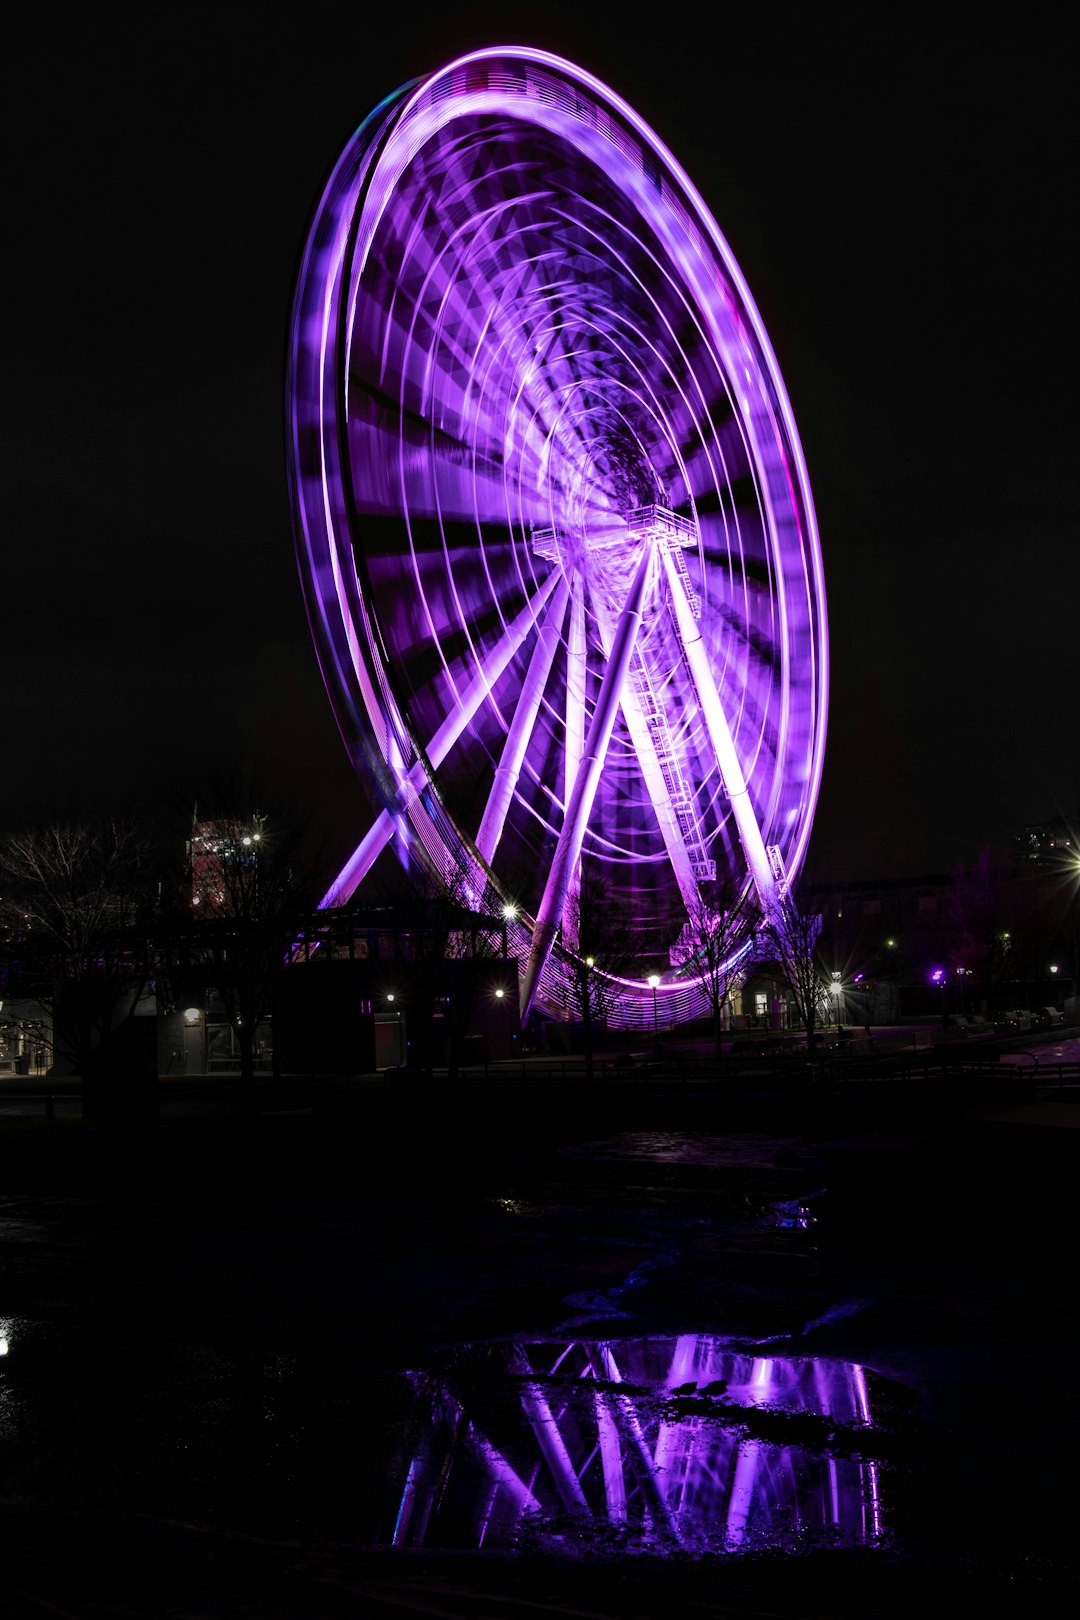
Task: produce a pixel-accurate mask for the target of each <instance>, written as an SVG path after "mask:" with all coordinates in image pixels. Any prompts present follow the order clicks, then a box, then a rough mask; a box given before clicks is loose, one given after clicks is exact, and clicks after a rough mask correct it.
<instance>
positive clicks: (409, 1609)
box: [0, 1087, 1080, 1620]
mask: <svg viewBox="0 0 1080 1620" xmlns="http://www.w3.org/2000/svg"><path fill="white" fill-rule="evenodd" d="M1074 1106H1075V1105H1070V1104H1068V1103H1063V1104H1060V1105H1058V1106H1057V1107H1056V1108H1053V1107H1050V1106H1049V1105H1046V1106H1044V1107H1043V1108H1042V1112H1041V1113H1040V1112H1039V1109H1038V1108H1036V1109H1035V1110H1034V1113H1035V1115H1036V1116H1037V1117H1031V1115H1032V1112H1033V1110H1032V1107H1031V1106H1030V1105H1026V1106H1025V1108H1023V1109H1021V1108H1018V1107H1011V1106H1008V1105H1002V1104H997V1103H994V1104H981V1103H978V1102H975V1103H971V1102H970V1101H967V1102H963V1103H961V1102H959V1101H958V1100H957V1099H955V1098H942V1097H940V1096H934V1095H933V1094H927V1092H926V1090H925V1088H920V1087H911V1088H908V1087H877V1088H874V1089H873V1090H872V1091H871V1090H868V1091H867V1092H866V1093H865V1094H862V1095H858V1096H856V1095H851V1096H845V1097H844V1098H842V1099H840V1098H828V1099H826V1098H816V1099H811V1098H807V1097H805V1096H801V1095H792V1096H790V1097H787V1098H785V1097H783V1096H781V1095H779V1094H773V1095H770V1096H769V1097H760V1098H756V1099H755V1098H753V1097H749V1096H746V1095H739V1096H736V1095H735V1094H733V1093H732V1094H725V1093H724V1091H723V1088H720V1087H693V1088H668V1089H667V1091H666V1092H665V1093H661V1092H660V1091H659V1090H657V1091H651V1090H648V1089H647V1088H638V1089H637V1090H636V1091H635V1090H633V1089H631V1088H623V1089H621V1090H618V1091H617V1092H615V1091H607V1092H605V1093H604V1095H602V1096H601V1095H595V1094H587V1093H583V1092H582V1091H580V1090H577V1091H575V1092H573V1093H572V1094H569V1095H566V1096H561V1097H558V1098H553V1097H552V1095H551V1092H550V1090H548V1091H546V1092H544V1091H541V1090H539V1089H536V1090H533V1091H531V1092H529V1091H527V1090H526V1089H525V1088H522V1089H521V1090H519V1091H518V1092H517V1093H516V1094H514V1095H507V1094H506V1093H505V1092H503V1093H498V1094H496V1093H483V1094H482V1093H481V1092H480V1091H478V1090H477V1091H472V1092H470V1093H468V1094H465V1093H463V1092H462V1091H461V1090H460V1089H459V1090H457V1091H451V1090H449V1089H444V1090H441V1091H439V1092H437V1093H433V1092H431V1091H424V1090H421V1091H411V1092H410V1091H399V1092H393V1091H390V1090H387V1089H385V1088H384V1089H383V1090H381V1091H371V1090H369V1091H364V1090H362V1089H360V1090H357V1091H354V1092H352V1093H342V1094H340V1095H339V1096H337V1097H336V1098H335V1099H334V1100H333V1104H332V1106H331V1105H329V1104H328V1105H327V1106H325V1107H323V1108H322V1109H320V1110H315V1111H311V1112H307V1113H303V1112H296V1113H289V1112H287V1111H284V1110H282V1111H280V1112H278V1113H276V1114H275V1115H273V1116H272V1117H263V1118H260V1119H256V1120H241V1119H239V1118H234V1119H228V1118H221V1119H218V1120H216V1121H210V1120H206V1119H201V1120H200V1119H196V1118H190V1119H188V1120H186V1121H181V1120H174V1121H171V1122H167V1123H165V1124H164V1125H159V1126H157V1127H155V1128H146V1129H144V1130H141V1131H137V1132H133V1133H130V1134H125V1135H123V1136H119V1137H118V1136H116V1135H114V1134H113V1133H110V1132H94V1131H92V1130H87V1129H85V1128H84V1127H83V1126H82V1125H81V1124H80V1123H79V1122H78V1121H75V1120H71V1121H65V1120H63V1119H60V1118H54V1119H53V1120H52V1121H51V1122H46V1121H45V1120H43V1119H26V1120H14V1121H10V1122H9V1123H8V1124H7V1125H6V1126H4V1128H3V1129H2V1130H0V1350H3V1351H6V1353H5V1354H3V1356H2V1357H0V1502H2V1504H3V1506H2V1509H0V1533H2V1535H3V1543H2V1546H0V1554H2V1556H0V1596H2V1597H3V1599H4V1605H3V1607H2V1612H3V1613H4V1615H5V1617H6V1616H8V1615H10V1616H12V1620H21V1617H22V1616H23V1615H24V1614H25V1615H30V1614H33V1615H40V1614H42V1613H48V1612H53V1613H55V1612H60V1613H63V1614H65V1615H69V1616H75V1617H79V1620H83V1617H85V1620H90V1616H93V1617H94V1620H101V1617H103V1616H111V1615H116V1616H119V1615H121V1614H124V1615H130V1614H131V1613H136V1614H140V1615H146V1616H148V1617H157V1616H159V1615H160V1616H162V1617H164V1616H166V1615H169V1616H185V1617H186V1616H191V1617H195V1616H202V1615H222V1616H225V1617H229V1620H232V1617H233V1616H235V1617H237V1620H239V1617H240V1616H244V1617H245V1620H247V1617H251V1620H254V1617H256V1616H257V1617H258V1620H304V1617H307V1616H309V1615H310V1616H321V1615H327V1616H329V1615H342V1614H349V1615H354V1616H355V1615H359V1616H364V1615H369V1614H370V1615H383V1614H386V1615H390V1614H394V1615H401V1614H421V1613H424V1614H439V1615H461V1616H466V1615H476V1616H479V1615H485V1616H488V1617H494V1620H503V1617H506V1620H509V1617H510V1616H518V1615H521V1616H528V1615H551V1614H570V1613H574V1614H585V1613H588V1614H590V1615H593V1616H597V1615H598V1616H607V1615H612V1616H613V1615H623V1614H626V1615H640V1616H642V1617H645V1616H653V1615H655V1616H660V1615H670V1614H680V1615H681V1614H686V1615H715V1616H723V1615H728V1614H731V1615H735V1614H739V1615H765V1614H782V1615H790V1616H805V1617H810V1616H819V1615H820V1616H822V1617H824V1616H826V1615H832V1616H835V1615H844V1616H848V1615H850V1616H864V1615H869V1614H874V1615H875V1616H877V1615H881V1614H892V1613H897V1614H899V1613H905V1614H906V1613H910V1609H911V1605H912V1603H914V1602H925V1601H929V1600H930V1599H933V1600H934V1601H935V1602H941V1601H944V1602H949V1601H957V1602H959V1601H961V1600H962V1601H964V1603H965V1606H966V1607H978V1606H979V1604H980V1603H982V1605H983V1607H984V1608H986V1610H987V1612H994V1613H1016V1614H1032V1613H1038V1614H1040V1615H1046V1614H1053V1613H1057V1612H1058V1611H1059V1608H1060V1610H1061V1612H1065V1606H1066V1604H1068V1605H1069V1608H1070V1610H1071V1607H1072V1603H1071V1601H1070V1600H1071V1599H1072V1598H1074V1596H1075V1577H1076V1559H1075V1556H1074V1551H1073V1541H1074V1533H1073V1524H1074V1520H1075V1515H1076V1506H1077V1502H1076V1488H1075V1486H1074V1484H1073V1481H1072V1465H1073V1459H1074V1457H1075V1455H1076V1441H1077V1438H1078V1435H1077V1417H1078V1401H1077V1397H1076V1395H1075V1394H1074V1391H1073V1383H1074V1379H1073V1376H1072V1373H1073V1363H1072V1355H1073V1353H1074V1349H1075V1344H1076V1305H1075V1299H1074V1290H1073V1288H1072V1269H1073V1268H1072V1261H1071V1234H1072V1226H1073V1204H1074V1201H1075V1184H1076V1183H1075V1177H1076V1171H1077V1154H1078V1152H1080V1136H1078V1135H1077V1132H1076V1130H1075V1129H1073V1128H1071V1124H1072V1115H1071V1114H1070V1113H1069V1112H1068V1110H1069V1108H1070V1107H1074Z"/></svg>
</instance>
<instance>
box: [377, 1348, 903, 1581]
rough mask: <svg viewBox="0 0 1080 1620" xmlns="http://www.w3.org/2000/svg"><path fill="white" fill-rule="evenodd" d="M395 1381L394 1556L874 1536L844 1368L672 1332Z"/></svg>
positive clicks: (495, 1352)
mask: <svg viewBox="0 0 1080 1620" xmlns="http://www.w3.org/2000/svg"><path fill="white" fill-rule="evenodd" d="M410 1383H411V1386H412V1389H413V1392H414V1398H415V1413H416V1434H415V1439H414V1440H413V1442H412V1444H411V1447H410V1449H409V1451H408V1453H407V1462H406V1463H405V1469H404V1479H403V1480H401V1481H400V1483H399V1487H398V1489H399V1496H398V1502H397V1511H396V1513H395V1517H394V1524H393V1531H392V1535H391V1538H390V1539H391V1540H392V1542H393V1544H394V1545H395V1546H448V1547H462V1546H464V1547H481V1546H484V1545H496V1546H509V1547H529V1548H530V1549H539V1550H542V1551H544V1552H546V1553H551V1552H559V1553H564V1554H572V1555H577V1556H581V1555H582V1554H583V1553H586V1552H595V1551H597V1550H601V1551H606V1552H608V1553H614V1552H619V1553H621V1554H624V1555H628V1554H630V1553H634V1552H644V1553H650V1554H654V1555H657V1554H659V1555H663V1554H671V1553H675V1552H677V1553H679V1554H681V1555H683V1556H686V1555H687V1554H691V1553H694V1554H697V1555H701V1554H705V1553H714V1554H715V1553H721V1552H723V1553H734V1552H745V1551H751V1550H755V1549H756V1550H760V1549H762V1548H763V1547H771V1548H782V1549H785V1550H788V1551H792V1550H796V1549H799V1548H802V1547H805V1546H807V1545H810V1544H811V1543H815V1542H816V1543H817V1544H819V1545H820V1544H825V1545H836V1544H838V1543H840V1542H848V1543H855V1544H863V1543H872V1542H876V1541H877V1540H878V1539H879V1538H880V1536H881V1533H882V1522H881V1508H880V1499H879V1485H878V1477H877V1464H876V1462H875V1461H874V1460H873V1455H872V1453H873V1441H872V1437H871V1435H870V1429H871V1424H872V1417H871V1412H870V1402H869V1398H868V1394H867V1386H866V1377H865V1374H864V1372H863V1369H862V1368H861V1367H855V1366H852V1365H851V1364H849V1363H843V1362H839V1363H830V1362H825V1361H813V1360H806V1361H797V1360H793V1359H791V1358H788V1357H773V1356H769V1355H760V1356H752V1355H740V1354H733V1353H731V1352H730V1351H728V1350H727V1349H726V1348H725V1347H724V1346H723V1345H722V1344H721V1343H720V1342H719V1341H718V1340H717V1339H715V1338H714V1337H713V1336H711V1335H708V1334H684V1335H682V1336H680V1337H679V1338H676V1339H650V1340H630V1341H628V1342H623V1341H619V1340H615V1341H595V1342H572V1343H569V1344H559V1343H555V1344H548V1343H541V1344H523V1343H520V1342H516V1343H511V1344H509V1345H489V1346H479V1347H477V1346H469V1347H463V1348H462V1349H461V1350H460V1351H459V1352H458V1353H456V1354H455V1355H454V1356H452V1357H451V1358H449V1359H448V1360H447V1361H446V1362H445V1363H444V1365H442V1366H441V1367H439V1368H437V1369H424V1370H423V1371H418V1372H414V1373H412V1374H410ZM867 1453H869V1455H866V1454H867ZM403 1461H404V1459H403Z"/></svg>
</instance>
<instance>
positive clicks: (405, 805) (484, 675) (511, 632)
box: [320, 570, 561, 906]
mask: <svg viewBox="0 0 1080 1620" xmlns="http://www.w3.org/2000/svg"><path fill="white" fill-rule="evenodd" d="M560 583H561V581H560V577H559V575H558V573H557V571H556V570H552V572H551V573H550V574H549V575H548V576H547V578H546V579H545V580H544V582H543V584H542V585H541V586H540V588H539V590H538V591H537V593H536V595H535V596H534V597H532V598H531V599H530V600H529V601H528V602H527V603H526V604H525V606H524V607H523V608H522V609H521V611H520V613H519V614H518V615H517V617H516V618H515V619H514V620H513V622H512V623H511V624H509V625H508V626H507V627H506V630H505V632H504V634H503V636H502V638H501V639H500V641H499V642H498V644H497V645H496V646H494V647H493V648H492V649H491V650H490V651H489V652H488V653H487V655H486V657H485V662H484V666H483V668H482V670H481V671H480V672H479V674H477V675H476V676H474V678H473V680H472V681H471V682H470V684H469V686H468V687H467V688H466V690H465V691H464V692H463V693H462V694H461V696H460V697H459V699H458V701H457V703H456V704H455V705H454V707H453V708H452V709H451V711H450V713H449V714H448V715H447V716H446V719H445V720H444V721H443V723H442V725H441V726H440V727H439V728H438V730H437V731H436V732H435V733H434V735H433V736H432V738H431V741H430V742H429V744H428V746H427V748H426V750H425V752H424V757H422V758H420V759H417V760H415V761H414V762H413V764H412V766H411V767H410V768H409V770H408V771H407V772H405V774H404V775H403V776H402V777H401V778H400V780H399V783H398V788H397V793H396V795H395V800H396V802H395V803H394V804H393V805H392V806H391V805H388V806H386V807H385V808H384V809H383V810H382V811H381V812H380V813H379V815H378V816H376V818H375V821H374V822H373V824H372V826H371V827H370V828H369V829H368V831H367V832H366V833H365V835H364V837H363V838H362V839H361V841H360V843H359V844H358V845H357V847H356V849H355V850H354V851H353V853H352V855H351V856H350V857H349V859H348V861H347V862H346V863H345V865H344V866H343V867H342V869H341V871H340V872H339V873H338V875H337V877H336V878H335V880H334V882H333V884H332V885H331V887H330V889H329V890H328V891H327V894H326V895H325V896H324V898H323V900H322V901H321V902H320V904H321V905H323V906H326V905H344V903H345V901H346V900H348V899H349V897H350V895H352V894H353V893H354V892H355V890H356V887H357V885H358V884H359V883H361V882H362V881H363V879H364V878H365V877H366V876H367V874H368V872H369V871H370V870H371V868H372V866H373V865H374V863H375V861H376V860H377V859H378V857H379V855H380V854H381V853H382V851H383V850H384V849H385V848H386V845H387V844H388V843H389V842H390V839H391V838H392V837H393V835H394V832H395V830H396V828H397V826H398V823H399V821H400V818H401V817H402V816H403V815H405V814H407V812H408V811H409V810H410V809H411V808H412V806H413V804H414V803H415V802H416V799H417V798H418V797H419V795H420V793H422V791H423V789H424V787H425V786H426V785H427V784H428V783H429V781H430V779H431V774H432V773H433V772H435V771H437V770H438V768H439V766H440V765H441V764H442V763H443V762H444V760H445V759H446V757H447V755H448V754H449V753H450V750H451V749H452V748H453V747H454V745H455V744H456V743H457V742H458V741H459V739H460V738H461V736H462V734H463V733H464V732H465V731H466V729H467V728H468V727H469V726H470V725H471V723H472V721H473V720H474V719H475V717H476V715H477V713H478V711H479V709H480V707H481V705H482V704H483V703H484V702H485V701H486V699H487V698H489V697H490V696H491V693H492V691H493V689H494V687H495V686H496V685H497V683H498V681H499V679H500V677H501V676H502V675H503V673H504V672H505V670H506V667H507V665H508V664H509V663H510V660H511V659H512V658H513V656H514V654H515V653H516V652H517V651H518V649H519V647H521V646H522V644H523V643H524V642H525V640H526V639H527V638H528V636H529V633H530V631H532V630H533V629H534V628H535V627H536V623H537V618H538V616H539V614H540V613H541V610H542V609H543V608H544V606H545V604H546V603H547V601H548V598H549V597H550V596H551V595H552V593H553V592H554V591H555V590H556V588H557V587H558V586H559V584H560Z"/></svg>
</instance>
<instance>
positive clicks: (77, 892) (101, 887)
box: [0, 816, 158, 1119]
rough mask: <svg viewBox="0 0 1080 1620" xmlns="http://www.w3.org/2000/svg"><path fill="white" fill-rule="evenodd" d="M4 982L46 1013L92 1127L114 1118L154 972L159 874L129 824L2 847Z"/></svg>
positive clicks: (94, 825) (42, 831) (57, 1052)
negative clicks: (79, 1088)
mask: <svg viewBox="0 0 1080 1620" xmlns="http://www.w3.org/2000/svg"><path fill="white" fill-rule="evenodd" d="M0 882H2V887H3V898H2V899H0V916H2V918H3V923H4V928H3V939H4V955H5V958H6V962H5V977H6V978H7V980H8V984H9V987H10V986H11V984H12V983H14V984H15V985H17V987H18V991H19V993H20V994H21V995H23V996H24V997H27V998H29V999H32V1000H36V1001H37V1002H38V1003H39V1004H40V1005H41V1006H42V1007H43V1008H44V1009H47V1011H48V1015H49V1019H50V1022H51V1027H52V1032H53V1033H52V1043H53V1050H54V1059H55V1060H56V1061H65V1060H66V1061H67V1062H69V1063H70V1064H71V1067H72V1068H73V1070H74V1071H75V1072H76V1073H77V1074H78V1076H79V1079H80V1082H81V1085H82V1091H83V1116H84V1118H86V1119H101V1118H103V1117H106V1116H108V1117H112V1116H113V1115H114V1114H115V1113H116V1109H115V1108H114V1107H113V1106H112V1105H113V1104H115V1103H117V1101H118V1094H119V1090H120V1087H119V1078H120V1073H121V1070H123V1069H125V1068H130V1066H131V1064H132V1036H133V1034H134V1033H135V1031H134V1019H135V1013H136V1009H137V1007H138V1006H139V1003H140V1002H141V1001H142V999H143V997H144V996H145V995H146V993H147V991H148V990H149V988H150V985H151V981H152V979H153V976H154V971H155V960H156V957H155V947H154V906H155V900H156V895H157V891H158V867H157V863H156V861H155V859H154V855H153V851H152V846H151V844H150V842H149V840H148V839H147V838H146V836H145V835H144V833H143V832H142V830H141V829H140V828H138V827H137V826H136V825H134V824H133V823H131V822H128V821H125V820H122V819H118V818H113V817H108V816H106V817H102V818H100V819H97V820H90V821H74V820H72V821H62V822H56V823H54V824H52V825H48V826H44V827H41V828H32V829H29V830H27V831H24V832H18V833H10V834H8V835H7V836H6V837H5V838H4V839H3V840H2V841H0Z"/></svg>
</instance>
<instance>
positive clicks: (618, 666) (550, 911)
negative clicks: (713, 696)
mask: <svg viewBox="0 0 1080 1620" xmlns="http://www.w3.org/2000/svg"><path fill="white" fill-rule="evenodd" d="M654 556H655V551H654V548H653V547H652V546H650V545H645V546H643V547H642V552H641V560H640V561H639V563H638V566H637V570H636V572H635V574H634V578H633V581H632V583H631V586H630V590H629V592H628V594H627V598H626V601H625V603H624V605H623V609H622V612H621V613H620V615H619V622H618V625H617V626H616V629H615V634H614V638H613V644H612V649H611V656H610V658H609V660H608V665H607V668H606V670H605V672H604V679H603V682H602V684H601V687H600V693H599V696H598V697H597V700H596V708H595V710H594V713H593V719H592V725H591V726H590V728H589V735H588V738H587V740H586V743H585V749H584V752H583V754H582V758H581V762H580V765H579V767H578V773H577V776H576V778H575V781H574V787H573V791H572V793H571V795H570V799H569V802H568V804H567V806H566V816H565V819H564V821H563V826H562V831H561V832H560V834H559V839H558V843H557V844H556V846H555V854H554V856H553V857H552V861H551V869H550V871H549V873H548V878H547V882H546V884H545V885H544V893H543V897H542V899H541V901H540V907H539V910H538V911H537V915H536V926H535V928H534V929H533V937H532V946H531V948H530V951H529V958H528V961H527V963H526V967H525V977H524V980H523V983H522V987H521V1011H522V1016H524V1015H525V1014H526V1013H527V1012H528V1011H529V1009H530V1007H531V1006H532V1003H533V997H534V996H535V994H536V987H537V984H538V982H539V979H540V974H541V973H542V972H543V969H544V967H545V965H546V963H547V959H548V957H549V956H550V954H551V947H552V945H553V944H554V943H555V935H556V933H557V932H558V928H559V920H560V918H561V916H562V912H563V907H564V906H565V903H566V896H567V892H568V889H569V886H570V882H571V879H572V876H573V872H574V868H575V867H576V865H577V862H578V858H579V857H580V855H581V844H582V840H583V838H584V836H585V828H586V827H587V825H588V821H589V816H590V814H591V812H592V807H593V801H594V800H595V798H596V790H597V788H598V787H599V785H600V773H601V771H602V770H603V767H604V760H605V758H606V756H607V751H608V744H609V743H610V741H611V733H612V731H613V729H614V726H615V717H616V714H617V712H618V707H619V698H620V694H621V692H622V687H623V682H624V681H625V679H626V672H627V669H628V668H629V665H630V660H631V658H632V657H633V655H634V647H635V645H636V643H637V638H638V635H639V633H640V630H641V615H642V609H643V605H644V601H645V593H646V588H647V586H648V583H649V579H650V576H651V574H652V570H653V560H654Z"/></svg>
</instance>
